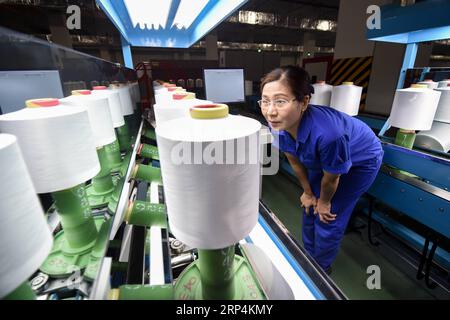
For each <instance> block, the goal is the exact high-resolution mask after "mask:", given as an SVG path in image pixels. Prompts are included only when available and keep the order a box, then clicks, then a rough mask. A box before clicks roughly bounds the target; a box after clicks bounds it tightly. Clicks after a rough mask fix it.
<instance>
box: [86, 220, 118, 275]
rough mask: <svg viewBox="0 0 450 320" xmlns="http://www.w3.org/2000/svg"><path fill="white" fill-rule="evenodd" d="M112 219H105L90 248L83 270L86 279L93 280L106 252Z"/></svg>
mask: <svg viewBox="0 0 450 320" xmlns="http://www.w3.org/2000/svg"><path fill="white" fill-rule="evenodd" d="M112 221H113V219H109V220H107V221H105V222H104V223H103V224H102V226H101V228H100V231H99V232H98V237H97V241H96V242H95V245H94V247H93V248H92V251H91V256H90V258H89V262H88V265H87V267H86V270H85V271H84V277H85V278H86V279H87V280H90V281H93V280H94V279H95V278H96V276H97V273H98V269H99V268H100V263H101V261H102V259H103V257H104V255H105V253H106V247H107V246H108V240H109V232H110V231H111V225H112Z"/></svg>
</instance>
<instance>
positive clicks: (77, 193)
mask: <svg viewBox="0 0 450 320" xmlns="http://www.w3.org/2000/svg"><path fill="white" fill-rule="evenodd" d="M52 196H53V199H54V200H55V206H56V208H57V209H58V214H59V217H60V218H61V225H62V227H63V230H64V234H65V238H66V240H67V244H68V250H69V251H68V252H69V253H70V252H73V253H79V252H83V251H86V250H88V249H90V248H92V247H93V246H94V243H95V240H96V239H97V229H96V227H95V223H94V218H93V217H92V213H91V208H90V207H89V201H88V199H87V196H86V191H85V189H84V185H82V184H80V185H78V186H76V187H74V188H71V189H67V190H63V191H57V192H53V194H52Z"/></svg>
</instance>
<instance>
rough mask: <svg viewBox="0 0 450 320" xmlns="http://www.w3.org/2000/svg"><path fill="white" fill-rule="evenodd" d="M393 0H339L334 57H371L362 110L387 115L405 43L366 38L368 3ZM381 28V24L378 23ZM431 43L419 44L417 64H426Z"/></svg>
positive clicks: (388, 2)
mask: <svg viewBox="0 0 450 320" xmlns="http://www.w3.org/2000/svg"><path fill="white" fill-rule="evenodd" d="M394 2H395V3H397V2H398V1H392V0H341V1H340V5H339V16H338V28H337V34H336V45H335V53H334V59H343V58H352V57H367V56H372V57H373V61H372V69H371V73H370V81H369V86H368V91H367V97H366V104H365V108H364V112H369V113H375V114H380V115H386V116H387V115H389V113H390V111H391V106H392V101H393V99H394V93H395V89H396V88H397V83H398V78H399V76H400V70H401V66H402V62H403V56H404V52H405V45H402V44H394V43H382V42H373V41H368V40H367V39H366V32H367V25H366V21H367V18H368V17H369V15H368V14H367V7H368V6H370V5H379V6H382V5H386V4H391V3H394ZM381 27H383V26H381ZM430 47H431V46H430V45H425V44H422V45H420V46H419V50H418V54H417V60H416V67H424V66H427V65H428V63H429V57H430V54H431V49H430Z"/></svg>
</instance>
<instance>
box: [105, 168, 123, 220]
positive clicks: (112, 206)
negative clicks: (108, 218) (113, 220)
mask: <svg viewBox="0 0 450 320" xmlns="http://www.w3.org/2000/svg"><path fill="white" fill-rule="evenodd" d="M124 183H125V178H124V177H122V178H120V179H119V180H118V181H117V184H116V187H115V189H114V191H113V193H112V195H111V198H110V199H109V203H108V211H109V212H110V213H111V214H112V215H114V214H115V213H116V210H117V205H118V204H119V199H120V195H121V193H122V189H123V184H124Z"/></svg>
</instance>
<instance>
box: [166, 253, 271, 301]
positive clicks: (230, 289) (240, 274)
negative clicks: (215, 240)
mask: <svg viewBox="0 0 450 320" xmlns="http://www.w3.org/2000/svg"><path fill="white" fill-rule="evenodd" d="M175 299H177V300H262V299H265V295H264V293H263V291H262V289H261V287H260V285H259V282H258V281H257V278H256V276H255V275H254V273H253V270H252V268H251V267H250V265H249V264H248V262H247V261H246V260H245V259H244V258H242V257H240V256H237V255H235V253H234V246H230V247H227V248H224V249H217V250H200V249H199V250H198V259H197V260H196V261H194V262H193V263H192V264H191V265H190V266H188V267H187V268H186V269H185V270H184V271H183V272H182V273H181V274H180V276H179V278H178V281H177V283H176V285H175Z"/></svg>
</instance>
